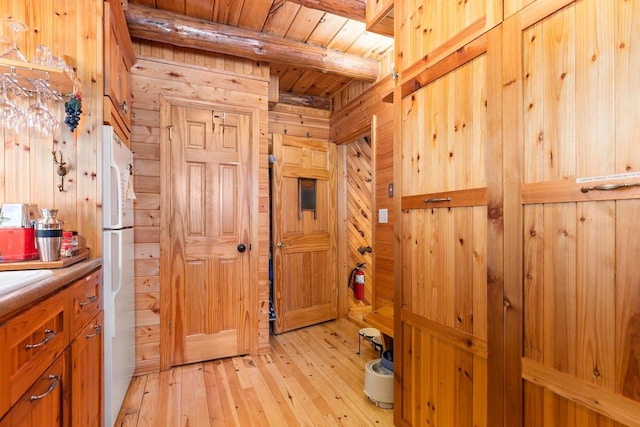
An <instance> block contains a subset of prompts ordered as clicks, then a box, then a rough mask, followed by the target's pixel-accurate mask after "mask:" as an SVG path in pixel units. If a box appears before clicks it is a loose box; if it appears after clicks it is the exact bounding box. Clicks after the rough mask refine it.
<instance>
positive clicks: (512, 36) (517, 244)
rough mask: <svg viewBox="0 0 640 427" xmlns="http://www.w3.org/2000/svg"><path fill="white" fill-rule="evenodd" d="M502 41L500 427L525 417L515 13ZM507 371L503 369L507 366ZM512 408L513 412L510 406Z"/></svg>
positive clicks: (518, 47) (517, 28) (519, 76)
mask: <svg viewBox="0 0 640 427" xmlns="http://www.w3.org/2000/svg"><path fill="white" fill-rule="evenodd" d="M503 34H504V36H503V45H502V55H503V58H504V59H503V61H502V90H501V93H502V104H503V105H504V106H508V108H505V109H504V114H503V119H502V140H503V141H504V142H503V144H504V155H503V158H504V165H503V169H504V171H503V179H504V239H505V241H507V242H509V251H508V252H507V253H506V254H505V255H504V307H503V308H502V310H503V311H504V316H505V319H504V322H505V326H504V328H505V333H504V339H505V341H506V342H508V343H509V344H508V347H507V348H506V349H505V358H506V360H508V361H510V362H509V363H510V365H509V367H508V372H507V373H505V374H506V375H507V376H508V378H506V379H505V392H506V393H505V395H504V399H505V401H506V408H505V413H504V416H505V420H504V424H501V425H505V426H507V425H522V423H523V418H524V408H523V402H522V401H523V396H522V395H523V389H522V387H523V385H522V379H521V378H516V376H517V375H521V366H520V363H521V362H520V361H521V359H522V352H523V350H522V340H523V328H524V307H523V304H524V296H523V289H522V277H523V268H524V267H523V260H522V253H523V245H524V243H523V236H522V229H523V221H524V220H523V213H522V200H521V197H520V194H521V184H522V168H523V163H522V151H523V148H522V147H523V140H522V132H520V129H522V110H521V106H522V96H523V92H522V91H523V89H522V70H521V64H520V61H516V60H513V59H514V58H522V44H521V42H520V18H519V15H514V16H513V17H511V18H509V19H508V20H506V21H505V22H504V24H503ZM505 369H506V368H505ZM509 408H513V410H514V413H513V414H511V413H510V412H509V411H508V409H509Z"/></svg>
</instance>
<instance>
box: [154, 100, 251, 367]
mask: <svg viewBox="0 0 640 427" xmlns="http://www.w3.org/2000/svg"><path fill="white" fill-rule="evenodd" d="M170 108H171V125H170V126H171V128H170V129H171V132H170V141H169V153H168V155H169V156H170V160H169V161H170V165H171V166H170V170H168V171H166V172H165V173H168V174H170V187H171V188H170V191H169V192H168V193H169V195H170V196H169V197H170V203H169V205H168V206H163V211H162V214H163V215H169V216H170V220H169V236H170V237H169V241H168V242H166V244H167V245H168V249H169V250H168V253H169V255H168V259H167V260H165V261H166V262H169V263H170V271H171V273H170V276H171V291H172V295H171V320H170V327H171V333H172V335H173V337H172V338H173V340H172V341H173V342H172V346H173V347H172V352H171V357H172V364H173V365H179V364H184V363H190V362H196V361H201V360H209V359H215V358H221V357H228V356H234V355H238V354H245V353H248V352H249V333H250V324H249V319H250V314H249V313H248V310H249V307H248V306H249V292H250V287H249V264H250V263H249V251H250V250H251V242H250V241H249V226H250V224H249V219H250V185H251V183H250V175H249V169H250V168H249V161H250V155H249V147H250V142H251V130H252V127H251V123H250V122H251V116H249V115H245V114H239V113H234V112H232V111H224V110H216V111H212V110H209V109H201V108H189V107H185V106H176V105H173V106H171V107H170ZM165 261H163V262H165Z"/></svg>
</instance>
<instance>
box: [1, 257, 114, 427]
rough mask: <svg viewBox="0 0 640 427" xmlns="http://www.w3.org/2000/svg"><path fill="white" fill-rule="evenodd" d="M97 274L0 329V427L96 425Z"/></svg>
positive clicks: (100, 349) (99, 327)
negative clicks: (0, 391)
mask: <svg viewBox="0 0 640 427" xmlns="http://www.w3.org/2000/svg"><path fill="white" fill-rule="evenodd" d="M102 330H103V311H102V269H97V270H94V271H93V272H91V273H89V274H87V275H85V276H84V277H82V278H81V279H79V280H76V281H74V282H72V283H71V284H70V285H69V286H66V287H63V288H62V289H61V290H59V291H57V292H56V293H55V294H53V295H51V296H49V297H48V298H47V299H45V300H43V301H41V302H38V303H37V304H35V305H34V306H32V307H30V308H27V309H26V310H24V311H22V312H20V313H18V314H16V315H15V316H14V317H12V318H10V319H8V320H7V321H6V322H5V323H4V324H2V325H0V390H2V393H0V417H1V418H0V419H1V421H0V427H9V426H12V427H13V426H38V427H40V426H69V425H71V426H99V425H102V419H103V416H102V414H103V409H102V406H103V403H102V401H103V396H102V389H103V374H102V366H103V363H102V360H103V338H102Z"/></svg>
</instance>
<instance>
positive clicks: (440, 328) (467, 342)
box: [394, 310, 489, 359]
mask: <svg viewBox="0 0 640 427" xmlns="http://www.w3.org/2000/svg"><path fill="white" fill-rule="evenodd" d="M394 317H395V316H394ZM401 317H402V322H403V323H405V324H407V325H411V326H414V327H416V328H418V329H420V330H423V331H426V332H428V333H429V334H430V335H433V336H434V337H436V338H438V339H440V340H443V341H446V342H448V343H449V344H451V345H453V346H455V347H458V348H461V349H463V350H465V351H468V352H470V353H473V354H475V355H476V356H480V357H481V358H483V359H487V357H488V356H489V351H488V346H487V341H486V340H483V339H481V338H478V337H476V336H474V335H472V334H469V333H466V332H464V331H461V330H460V329H456V328H451V327H448V326H445V325H443V324H442V323H438V322H434V321H432V320H429V319H427V318H425V317H422V316H419V315H417V314H415V313H413V312H411V311H408V310H402V312H401ZM452 338H453V339H452Z"/></svg>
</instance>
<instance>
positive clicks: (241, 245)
mask: <svg viewBox="0 0 640 427" xmlns="http://www.w3.org/2000/svg"><path fill="white" fill-rule="evenodd" d="M246 250H247V247H246V246H245V245H243V244H242V243H240V244H239V245H238V252H240V253H243V252H244V251H246Z"/></svg>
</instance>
